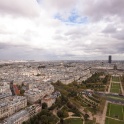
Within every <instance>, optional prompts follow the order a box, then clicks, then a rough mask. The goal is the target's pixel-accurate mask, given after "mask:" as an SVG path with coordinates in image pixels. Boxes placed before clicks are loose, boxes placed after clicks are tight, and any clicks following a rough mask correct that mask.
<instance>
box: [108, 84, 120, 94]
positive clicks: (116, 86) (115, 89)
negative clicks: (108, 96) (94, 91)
mask: <svg viewBox="0 0 124 124" xmlns="http://www.w3.org/2000/svg"><path fill="white" fill-rule="evenodd" d="M110 92H111V93H120V92H121V88H120V84H119V83H112V84H111V90H110Z"/></svg>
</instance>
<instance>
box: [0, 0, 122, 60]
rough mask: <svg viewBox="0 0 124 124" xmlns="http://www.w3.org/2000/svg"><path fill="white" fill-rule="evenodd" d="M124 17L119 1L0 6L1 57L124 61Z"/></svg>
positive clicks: (45, 0) (41, 0)
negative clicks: (115, 58)
mask: <svg viewBox="0 0 124 124" xmlns="http://www.w3.org/2000/svg"><path fill="white" fill-rule="evenodd" d="M123 12H124V9H123V1H122V0H118V1H117V0H109V1H108V0H105V1H102V0H61V1H60V0H37V1H35V0H26V1H25V0H20V1H17V0H4V1H0V52H1V55H0V58H1V59H2V58H3V59H7V58H8V59H11V58H13V59H20V58H21V59H36V60H55V59H59V60H61V59H64V60H65V59H84V58H85V59H105V58H106V56H108V55H109V54H112V55H115V56H116V57H117V59H120V58H121V59H123V57H124V47H123V46H124V41H123V40H124V36H123V34H124V23H123V14H122V13H123ZM34 17H36V18H34ZM117 55H118V56H117ZM106 59H107V58H106Z"/></svg>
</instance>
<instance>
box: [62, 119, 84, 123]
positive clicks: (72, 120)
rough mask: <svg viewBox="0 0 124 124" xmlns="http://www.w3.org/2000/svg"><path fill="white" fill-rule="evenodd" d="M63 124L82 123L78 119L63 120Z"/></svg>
mask: <svg viewBox="0 0 124 124" xmlns="http://www.w3.org/2000/svg"><path fill="white" fill-rule="evenodd" d="M64 124H83V121H82V119H80V118H71V119H67V120H65V121H64Z"/></svg>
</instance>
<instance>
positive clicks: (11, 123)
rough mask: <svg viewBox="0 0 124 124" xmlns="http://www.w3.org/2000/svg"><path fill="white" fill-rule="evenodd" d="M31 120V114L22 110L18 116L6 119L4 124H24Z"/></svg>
mask: <svg viewBox="0 0 124 124" xmlns="http://www.w3.org/2000/svg"><path fill="white" fill-rule="evenodd" d="M29 118H30V116H29V113H28V112H27V111H26V110H21V111H19V112H17V113H16V114H14V115H12V116H10V117H9V118H7V119H5V121H4V122H3V123H2V124H22V123H23V122H25V121H27V120H28V119H29Z"/></svg>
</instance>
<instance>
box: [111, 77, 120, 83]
mask: <svg viewBox="0 0 124 124" xmlns="http://www.w3.org/2000/svg"><path fill="white" fill-rule="evenodd" d="M112 81H114V82H120V79H119V77H115V76H112Z"/></svg>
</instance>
